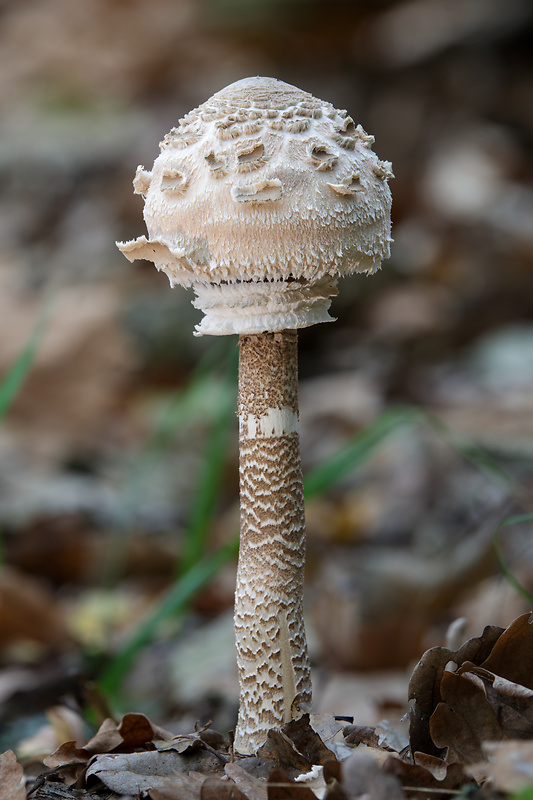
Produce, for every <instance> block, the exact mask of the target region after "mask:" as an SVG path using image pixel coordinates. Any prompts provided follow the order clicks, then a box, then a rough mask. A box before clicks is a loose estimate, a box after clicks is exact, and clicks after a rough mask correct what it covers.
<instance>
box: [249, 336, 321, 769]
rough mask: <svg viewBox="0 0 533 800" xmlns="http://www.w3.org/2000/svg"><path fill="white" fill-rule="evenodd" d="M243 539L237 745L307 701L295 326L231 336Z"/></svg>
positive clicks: (257, 742) (253, 747) (260, 738)
mask: <svg viewBox="0 0 533 800" xmlns="http://www.w3.org/2000/svg"><path fill="white" fill-rule="evenodd" d="M239 348H240V353H239V400H238V408H239V445H240V495H241V541H240V549H239V566H238V572H237V588H236V593H235V634H236V643H237V664H238V668H239V681H240V706H239V721H238V725H237V731H236V738H235V747H236V750H237V751H238V752H240V753H244V754H249V753H255V752H256V751H257V749H258V748H259V747H260V746H261V744H263V742H264V741H265V740H266V737H267V733H268V731H269V729H270V728H274V727H280V726H281V725H283V724H284V723H285V722H288V721H289V720H291V719H293V718H294V717H295V716H298V714H299V709H300V708H301V707H302V706H303V705H307V704H309V703H310V702H311V677H310V666H309V658H308V655H307V644H306V639H305V630H304V622H303V577H304V562H305V517H304V498H303V485H302V469H301V462H300V446H299V435H298V350H297V348H298V338H297V332H296V331H283V332H281V333H263V334H254V335H242V336H240V337H239Z"/></svg>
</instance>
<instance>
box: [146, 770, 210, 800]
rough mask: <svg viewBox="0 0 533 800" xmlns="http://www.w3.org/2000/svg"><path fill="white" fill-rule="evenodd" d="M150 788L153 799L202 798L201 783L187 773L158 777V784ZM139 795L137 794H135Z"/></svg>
mask: <svg viewBox="0 0 533 800" xmlns="http://www.w3.org/2000/svg"><path fill="white" fill-rule="evenodd" d="M155 783H156V782H155V781H154V786H153V788H152V789H149V790H148V797H150V798H151V800H200V792H201V790H202V787H201V784H199V783H197V782H196V781H194V780H192V778H189V777H187V776H186V775H175V776H174V777H172V778H158V779H157V786H156V785H155ZM135 796H137V795H135Z"/></svg>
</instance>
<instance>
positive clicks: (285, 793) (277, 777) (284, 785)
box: [267, 769, 316, 800]
mask: <svg viewBox="0 0 533 800" xmlns="http://www.w3.org/2000/svg"><path fill="white" fill-rule="evenodd" d="M267 791H268V795H267V796H268V800H316V794H315V793H314V792H313V790H312V789H310V788H309V787H308V786H302V785H301V784H298V783H294V782H293V781H291V780H290V779H289V776H288V775H287V773H286V772H285V770H283V769H275V770H273V772H272V773H271V774H270V777H269V779H268V789H267Z"/></svg>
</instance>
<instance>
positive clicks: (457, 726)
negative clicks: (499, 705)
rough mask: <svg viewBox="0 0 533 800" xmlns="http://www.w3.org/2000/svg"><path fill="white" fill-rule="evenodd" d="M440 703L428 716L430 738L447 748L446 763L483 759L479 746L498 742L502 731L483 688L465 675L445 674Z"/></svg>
mask: <svg viewBox="0 0 533 800" xmlns="http://www.w3.org/2000/svg"><path fill="white" fill-rule="evenodd" d="M441 695H442V700H443V702H442V703H439V704H438V706H437V708H436V709H435V711H434V713H433V714H432V716H431V719H430V723H429V728H430V732H431V738H432V740H433V741H434V742H435V744H436V745H437V747H439V748H448V756H447V760H448V761H450V762H453V761H459V762H461V763H463V764H471V763H473V762H475V761H480V760H481V759H482V758H483V750H482V743H483V741H486V740H491V741H499V740H500V739H501V737H502V730H501V727H500V725H499V723H498V719H497V716H496V712H495V710H494V708H493V706H492V705H491V704H490V703H489V701H488V700H487V698H486V696H485V692H484V690H483V688H482V686H479V685H477V684H475V683H473V682H472V681H470V680H468V678H467V676H466V675H458V674H457V673H455V672H445V673H444V676H443V678H442V681H441Z"/></svg>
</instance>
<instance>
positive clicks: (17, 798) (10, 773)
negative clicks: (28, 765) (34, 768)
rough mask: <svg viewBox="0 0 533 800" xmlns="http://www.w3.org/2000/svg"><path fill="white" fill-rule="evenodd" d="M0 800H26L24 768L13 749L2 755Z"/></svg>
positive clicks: (0, 759)
mask: <svg viewBox="0 0 533 800" xmlns="http://www.w3.org/2000/svg"><path fill="white" fill-rule="evenodd" d="M0 800H26V782H25V780H24V770H23V769H22V766H21V765H20V764H19V763H18V761H17V757H16V755H15V753H14V752H13V750H6V752H5V753H2V754H1V755H0Z"/></svg>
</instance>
